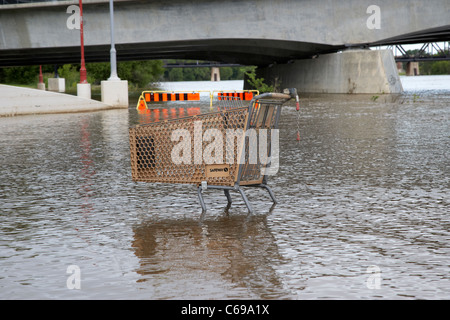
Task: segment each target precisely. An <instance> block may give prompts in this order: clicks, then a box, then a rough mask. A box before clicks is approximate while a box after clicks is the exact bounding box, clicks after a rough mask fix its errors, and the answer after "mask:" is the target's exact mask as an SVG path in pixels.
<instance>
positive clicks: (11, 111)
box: [0, 84, 127, 117]
mask: <svg viewBox="0 0 450 320" xmlns="http://www.w3.org/2000/svg"><path fill="white" fill-rule="evenodd" d="M117 108H119V107H115V106H112V105H109V104H106V103H102V102H100V101H96V100H91V99H85V98H81V97H77V96H73V95H69V94H63V93H57V92H49V91H43V90H37V89H30V88H21V87H14V86H8V85H1V84H0V117H5V116H18V115H27V114H48V113H69V112H88V111H97V110H107V109H117ZM120 108H127V107H120Z"/></svg>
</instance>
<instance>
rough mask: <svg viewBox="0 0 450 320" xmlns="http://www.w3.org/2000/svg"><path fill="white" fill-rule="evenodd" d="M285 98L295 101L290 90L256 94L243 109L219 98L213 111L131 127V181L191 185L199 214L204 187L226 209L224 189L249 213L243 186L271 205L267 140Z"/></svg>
mask: <svg viewBox="0 0 450 320" xmlns="http://www.w3.org/2000/svg"><path fill="white" fill-rule="evenodd" d="M291 98H297V101H298V96H297V92H296V90H295V89H287V90H285V91H284V93H264V94H260V95H257V96H255V97H253V99H252V100H251V101H250V103H249V105H248V106H244V105H243V101H242V100H241V99H239V97H236V96H230V97H229V98H225V97H222V99H220V104H219V106H218V108H217V109H218V111H217V112H210V113H204V114H198V115H194V116H188V117H183V118H178V119H170V120H165V121H160V122H154V123H148V124H143V125H136V126H134V127H131V128H130V129H129V138H130V157H131V173H132V179H133V180H134V181H142V182H150V183H181V184H192V185H195V186H197V190H198V197H199V200H200V204H201V206H202V209H203V211H206V205H205V202H204V198H203V191H204V190H207V189H218V190H223V192H224V193H225V196H226V198H227V201H228V205H231V202H232V200H231V196H230V191H236V192H239V193H240V195H241V196H242V198H243V200H244V202H245V204H246V206H247V208H248V211H249V212H250V213H251V212H253V209H252V206H251V204H250V202H249V201H248V199H247V196H246V195H245V193H244V190H243V188H242V187H243V186H248V187H258V188H264V189H266V190H267V191H268V193H269V195H270V197H271V199H272V201H273V202H274V203H276V199H275V196H274V194H273V192H272V190H271V189H270V187H269V186H268V185H267V181H268V177H269V175H271V173H270V170H271V169H274V166H275V162H276V161H275V160H276V159H275V160H274V157H273V156H272V152H273V151H274V148H275V147H278V145H277V143H278V141H277V139H275V140H274V139H273V138H274V137H275V138H277V129H278V122H279V118H280V114H281V107H282V106H283V105H284V104H285V103H286V102H287V101H289V100H290V99H291ZM263 136H264V137H265V139H266V141H263V140H264V139H262V138H261V137H263ZM275 169H276V168H275Z"/></svg>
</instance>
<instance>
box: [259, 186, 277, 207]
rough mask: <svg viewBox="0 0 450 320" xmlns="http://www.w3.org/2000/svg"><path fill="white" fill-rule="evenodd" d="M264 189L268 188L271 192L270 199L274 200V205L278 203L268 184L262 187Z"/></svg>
mask: <svg viewBox="0 0 450 320" xmlns="http://www.w3.org/2000/svg"><path fill="white" fill-rule="evenodd" d="M262 187H263V188H266V190H267V191H268V192H269V195H270V197H271V198H272V201H273V203H277V199H276V198H275V195H274V194H273V191H272V189H270V187H269V186H268V185H266V184H263V185H262Z"/></svg>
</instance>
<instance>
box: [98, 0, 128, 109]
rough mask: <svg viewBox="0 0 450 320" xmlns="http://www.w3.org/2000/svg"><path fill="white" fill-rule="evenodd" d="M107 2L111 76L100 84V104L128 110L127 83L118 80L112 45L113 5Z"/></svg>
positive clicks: (114, 51)
mask: <svg viewBox="0 0 450 320" xmlns="http://www.w3.org/2000/svg"><path fill="white" fill-rule="evenodd" d="M113 2H114V1H113V0H109V18H110V26H111V50H110V51H109V52H110V63H111V74H110V77H109V78H108V80H105V81H102V82H101V90H102V102H103V103H106V104H109V105H112V106H116V107H121V108H128V81H127V80H120V78H119V77H118V75H117V58H116V48H115V45H114V5H113Z"/></svg>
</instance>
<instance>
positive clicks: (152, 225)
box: [0, 78, 450, 299]
mask: <svg viewBox="0 0 450 320" xmlns="http://www.w3.org/2000/svg"><path fill="white" fill-rule="evenodd" d="M423 79H425V78H422V80H421V79H420V78H417V80H414V81H415V82H414V86H416V87H413V88H412V89H410V90H408V91H407V92H405V94H404V95H401V96H397V97H392V96H380V97H378V98H377V97H372V96H348V95H324V96H318V95H315V96H303V97H302V98H301V106H302V107H301V118H300V128H301V129H300V130H301V141H300V142H297V141H296V139H295V138H296V129H297V113H296V111H295V107H294V106H293V105H292V106H288V107H286V108H285V109H284V110H283V112H282V117H281V124H280V128H281V130H280V144H281V147H280V170H279V173H278V174H277V175H276V176H275V177H273V178H272V179H271V180H270V184H271V186H272V187H273V190H274V192H275V195H276V196H277V198H278V200H279V203H278V204H277V205H275V206H272V203H271V202H270V199H269V197H268V196H267V194H266V193H264V192H263V191H260V190H249V191H248V194H247V195H248V197H249V200H250V201H251V202H252V205H253V207H254V209H255V213H254V214H253V215H250V216H249V215H248V214H247V209H246V207H245V205H244V203H243V202H242V200H240V197H238V196H237V195H234V199H235V202H233V205H232V206H231V207H230V208H229V209H227V208H226V207H225V205H226V200H225V198H224V196H223V194H222V193H219V192H214V191H207V195H206V197H205V199H206V202H207V206H208V209H209V211H208V213H207V214H206V215H205V216H204V218H203V219H200V214H201V207H200V205H199V203H198V198H197V195H196V189H195V188H194V187H191V186H184V185H183V186H182V185H156V184H155V185H152V184H145V183H135V182H132V181H131V175H130V168H129V149H128V148H129V145H128V131H127V130H128V127H129V126H130V125H133V124H135V123H138V122H140V121H147V120H149V117H151V115H149V114H146V115H138V114H137V113H136V110H135V109H134V106H130V109H129V110H111V111H102V112H94V113H80V114H64V115H40V116H22V117H15V118H0V150H1V154H0V164H1V166H0V191H1V192H0V219H1V220H0V221H1V224H0V298H2V299H260V298H262V299H319V298H329V299H449V298H450V293H449V292H450V281H449V280H450V230H449V229H450V203H449V202H450V201H449V200H450V199H449V197H450V196H449V187H450V180H449V179H450V178H449V177H450V171H449V149H450V148H449V147H450V126H449V123H450V122H449V118H450V108H449V101H450V85H449V89H447V90H446V89H445V88H444V89H441V90H435V91H433V90H421V89H417V88H422V87H423V86H421V83H420V81H424V80H423ZM443 79H446V80H444V81H447V83H449V82H448V81H449V79H448V78H443ZM407 80H408V81H410V82H411V81H412V80H410V79H407ZM208 102H209V101H208ZM168 106H169V107H170V108H172V107H173V106H174V105H168ZM163 107H165V106H163ZM191 107H195V108H200V110H201V112H207V111H208V110H209V105H208V103H205V102H201V103H199V104H194V105H192V106H191ZM170 108H169V109H168V110H169V116H170ZM161 112H162V111H161ZM161 114H162V113H161ZM73 265H74V266H76V267H77V268H78V269H79V271H80V273H79V279H80V280H81V282H80V287H79V289H78V288H77V287H75V288H73V289H70V288H69V287H71V286H70V283H71V280H72V279H73V278H72V276H73V275H74V274H72V273H71V272H70V270H71V269H69V270H68V267H69V266H73ZM68 271H69V272H68ZM374 271H376V272H374ZM68 284H69V285H68Z"/></svg>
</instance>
